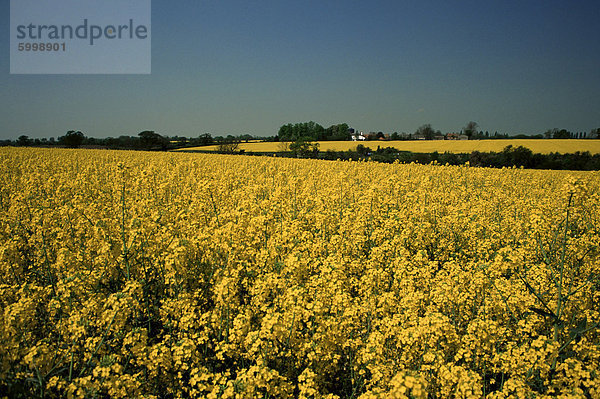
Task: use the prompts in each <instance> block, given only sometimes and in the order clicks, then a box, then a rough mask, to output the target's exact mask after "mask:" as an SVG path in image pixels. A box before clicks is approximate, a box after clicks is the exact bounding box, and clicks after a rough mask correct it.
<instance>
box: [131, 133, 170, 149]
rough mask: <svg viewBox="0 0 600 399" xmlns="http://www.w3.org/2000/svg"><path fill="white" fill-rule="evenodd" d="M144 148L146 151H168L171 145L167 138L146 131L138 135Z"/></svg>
mask: <svg viewBox="0 0 600 399" xmlns="http://www.w3.org/2000/svg"><path fill="white" fill-rule="evenodd" d="M138 136H139V137H140V141H141V144H142V147H143V148H144V149H146V150H166V149H167V147H168V145H169V140H168V139H167V138H166V137H163V136H161V135H160V134H158V133H155V132H154V131H152V130H145V131H143V132H141V133H138Z"/></svg>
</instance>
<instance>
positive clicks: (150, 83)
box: [0, 0, 600, 139]
mask: <svg viewBox="0 0 600 399" xmlns="http://www.w3.org/2000/svg"><path fill="white" fill-rule="evenodd" d="M9 9H10V6H9V0H0V53H1V54H4V55H5V56H4V57H0V88H1V92H0V93H1V94H0V121H1V125H0V139H5V138H16V137H18V136H19V135H21V134H26V135H28V136H30V137H58V136H61V135H64V134H65V132H66V131H68V130H81V131H82V132H84V133H85V134H86V135H88V136H93V137H108V136H119V135H137V133H139V132H141V131H143V130H154V131H156V132H158V133H161V134H165V135H183V136H188V137H196V136H198V135H200V134H203V133H211V134H212V135H213V136H219V135H227V134H233V135H239V134H246V133H248V134H252V135H258V136H270V135H275V134H277V131H278V129H279V127H280V126H281V125H283V124H286V123H290V122H291V123H295V122H307V121H310V120H313V121H315V122H318V123H320V124H322V125H323V126H325V127H327V126H329V125H331V124H334V123H342V122H345V123H348V124H349V125H350V126H352V127H355V128H356V129H358V130H363V131H384V132H394V131H397V132H414V131H415V130H416V129H417V128H418V127H419V126H421V125H423V124H425V123H430V124H431V125H432V126H433V127H434V128H435V129H440V130H442V131H443V132H451V131H459V130H460V129H461V128H462V127H463V126H465V125H466V123H467V122H469V121H471V120H473V121H476V122H478V123H479V125H480V128H481V129H482V130H484V131H485V130H488V131H490V132H494V131H498V132H501V133H509V134H519V133H524V134H537V133H542V132H544V131H545V130H547V129H551V128H555V127H557V128H566V129H568V130H571V131H574V132H579V131H586V132H588V131H590V130H591V129H593V128H598V127H600V111H599V110H600V90H599V89H600V24H598V21H599V20H600V3H599V2H598V1H597V0H595V1H572V2H569V1H541V0H537V1H532V0H525V1H512V0H505V1H438V0H435V1H433V0H432V1H377V0H374V1H373V0H371V1H362V0H360V1H359V0H349V1H332V0H321V1H295V2H286V1H281V0H279V1H271V0H268V1H248V0H245V1H237V0H236V1H229V0H221V1H197V0H180V1H173V2H167V1H158V0H154V1H153V2H152V74H150V75H10V74H9V69H10V68H9V65H10V64H9V56H8V54H9V34H10V33H9V22H10V21H9Z"/></svg>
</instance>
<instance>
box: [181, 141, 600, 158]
mask: <svg viewBox="0 0 600 399" xmlns="http://www.w3.org/2000/svg"><path fill="white" fill-rule="evenodd" d="M285 144H289V143H283V142H281V143H276V142H254V143H252V142H251V143H240V146H239V149H240V150H244V151H252V152H281V151H287V150H288V148H287V147H286V145H285ZM358 144H362V145H363V146H365V147H369V148H371V149H372V150H376V149H377V147H382V148H385V147H393V148H396V149H398V150H400V151H411V152H421V153H431V152H434V151H437V152H440V153H443V152H452V153H470V152H473V151H479V152H501V151H502V150H503V149H504V148H505V147H506V146H509V145H512V146H513V147H519V146H523V147H525V148H529V149H530V150H531V151H533V152H534V153H540V154H550V153H551V152H559V153H562V154H569V153H574V152H577V151H580V152H585V151H589V152H590V153H591V154H600V140H570V139H546V140H539V139H498V140H408V141H404V140H402V141H378V140H376V141H361V142H356V141H319V149H320V150H321V151H327V150H333V151H348V150H353V151H356V147H357V146H358ZM218 148H219V146H217V145H213V146H204V147H192V148H181V149H180V150H179V151H189V150H201V151H217V150H218ZM176 151H177V150H176Z"/></svg>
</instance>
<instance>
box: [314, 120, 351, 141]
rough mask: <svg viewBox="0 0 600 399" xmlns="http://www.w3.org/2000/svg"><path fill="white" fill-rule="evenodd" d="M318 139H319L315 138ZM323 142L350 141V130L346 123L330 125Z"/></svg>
mask: <svg viewBox="0 0 600 399" xmlns="http://www.w3.org/2000/svg"><path fill="white" fill-rule="evenodd" d="M317 138H318V139H320V138H319V137H317ZM323 138H324V139H325V140H335V141H344V140H350V128H349V127H348V124H347V123H339V124H337V125H331V126H329V127H328V128H327V130H326V131H325V137H323Z"/></svg>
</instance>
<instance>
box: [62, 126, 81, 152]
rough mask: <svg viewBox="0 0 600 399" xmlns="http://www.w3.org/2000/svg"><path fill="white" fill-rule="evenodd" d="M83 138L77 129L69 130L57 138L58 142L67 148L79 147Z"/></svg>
mask: <svg viewBox="0 0 600 399" xmlns="http://www.w3.org/2000/svg"><path fill="white" fill-rule="evenodd" d="M84 140H85V136H84V135H83V133H81V132H80V131H79V130H69V131H68V132H67V134H65V135H64V136H62V137H59V138H58V143H59V144H61V145H64V146H65V147H67V148H79V147H81V144H83V141H84Z"/></svg>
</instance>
